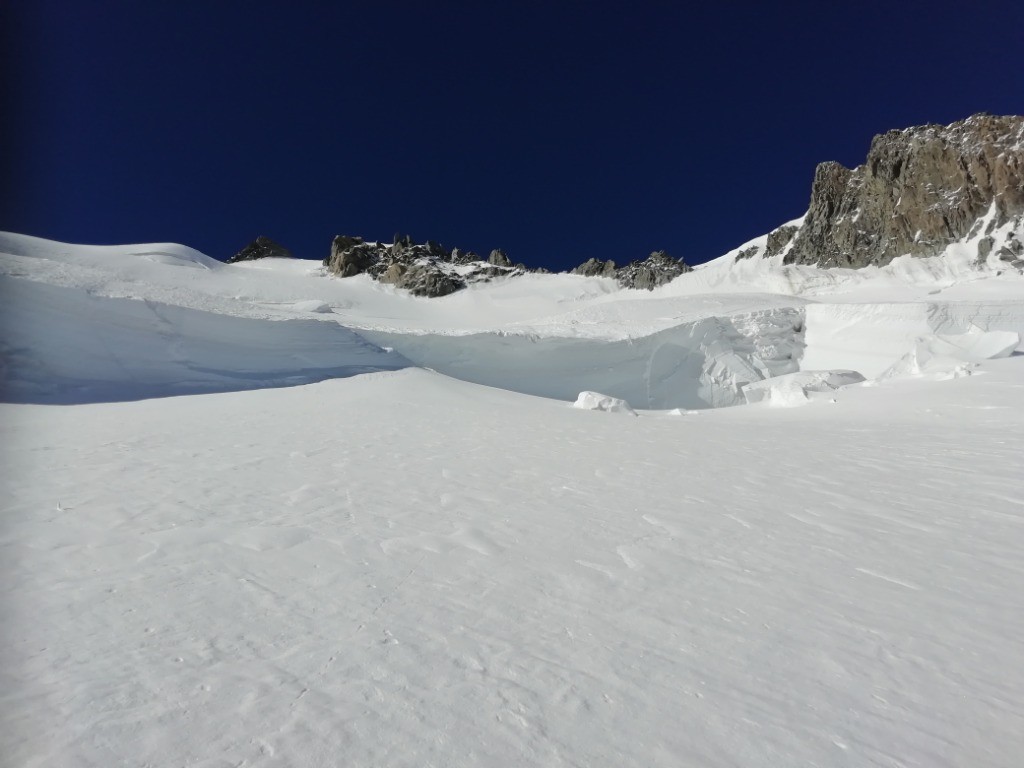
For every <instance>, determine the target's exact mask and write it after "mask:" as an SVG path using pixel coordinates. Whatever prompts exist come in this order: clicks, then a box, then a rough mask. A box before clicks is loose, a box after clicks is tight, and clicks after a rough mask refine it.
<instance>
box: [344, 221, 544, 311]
mask: <svg viewBox="0 0 1024 768" xmlns="http://www.w3.org/2000/svg"><path fill="white" fill-rule="evenodd" d="M324 266H325V267H327V269H328V271H329V272H330V273H331V274H335V275H338V276H339V277H352V276H354V275H361V274H368V275H370V276H371V277H373V278H374V279H376V280H378V281H379V282H382V283H388V284H390V285H394V286H396V287H398V288H404V289H406V290H408V291H409V292H410V293H412V294H413V295H414V296H433V297H436V296H447V295H448V294H450V293H454V292H455V291H458V290H461V289H463V288H465V287H466V286H467V285H470V284H472V283H478V282H483V281H487V280H492V279H494V278H495V277H510V276H514V275H521V274H525V273H526V272H528V271H531V270H527V268H526V267H524V266H523V265H522V264H514V263H513V262H512V260H511V259H510V258H509V257H508V256H507V255H506V254H505V252H504V251H502V250H501V249H495V250H493V251H491V253H490V255H489V256H488V257H487V260H486V261H484V260H483V259H481V258H480V257H479V256H478V255H477V254H475V253H473V252H472V251H460V250H459V249H458V248H453V249H452V250H450V251H449V250H448V249H446V248H445V247H444V246H442V245H441V244H440V243H436V242H433V241H431V240H428V241H427V242H426V243H423V244H419V243H415V242H413V240H412V238H410V237H408V236H399V235H395V238H394V240H393V241H392V242H391V243H389V244H385V243H376V242H366V241H364V240H363V238H361V237H350V236H348V235H338V236H337V237H335V238H334V242H333V243H332V244H331V253H330V255H329V256H328V257H327V258H326V259H324Z"/></svg>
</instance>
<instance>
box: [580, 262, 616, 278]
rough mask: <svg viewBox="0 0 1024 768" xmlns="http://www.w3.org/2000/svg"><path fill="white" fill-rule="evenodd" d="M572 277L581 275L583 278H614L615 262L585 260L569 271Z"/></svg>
mask: <svg viewBox="0 0 1024 768" xmlns="http://www.w3.org/2000/svg"><path fill="white" fill-rule="evenodd" d="M569 274H572V275H583V276H584V277H615V262H614V261H612V260H611V259H609V260H608V261H601V260H600V259H587V260H586V261H584V262H583V263H582V264H580V265H579V266H578V267H575V268H573V269H571V270H570V271H569Z"/></svg>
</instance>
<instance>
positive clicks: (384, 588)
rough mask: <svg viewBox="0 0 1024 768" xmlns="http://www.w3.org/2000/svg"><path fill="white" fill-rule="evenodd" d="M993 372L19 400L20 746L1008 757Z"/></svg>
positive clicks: (1018, 720) (363, 384) (751, 759)
mask: <svg viewBox="0 0 1024 768" xmlns="http://www.w3.org/2000/svg"><path fill="white" fill-rule="evenodd" d="M983 367H984V371H983V373H984V375H978V376H973V377H970V378H968V379H960V380H956V381H950V382H944V383H942V384H934V383H929V382H916V381H900V382H892V383H888V384H881V385H879V386H878V387H875V388H872V389H854V390H840V391H839V392H837V393H836V396H837V397H838V399H839V402H838V404H835V405H831V404H828V403H811V404H810V405H809V406H808V407H806V408H802V409H798V410H796V411H774V410H770V409H769V410H761V409H747V408H735V409H722V410H715V411H705V412H703V413H702V414H701V415H700V416H699V418H695V417H692V416H687V415H684V416H665V415H659V414H656V413H651V412H648V413H641V414H640V416H641V417H640V418H636V419H632V418H631V419H624V418H608V417H607V416H605V415H604V414H595V413H591V412H586V411H578V410H576V409H573V408H571V407H569V406H568V404H566V403H559V402H555V401H551V400H544V399H537V398H531V397H527V396H522V395H518V394H515V393H509V392H503V391H500V390H495V389H489V388H482V387H479V386H476V385H472V384H467V383H462V382H458V381H454V380H451V379H447V378H445V377H442V376H439V375H435V374H430V373H426V372H423V371H419V370H416V369H408V370H405V371H400V372H397V373H382V374H368V375H366V376H358V377H352V378H348V379H343V380H335V381H328V382H323V383H321V384H315V385H309V386H304V387H295V388H289V389H277V390H263V391H257V392H241V393H234V394H223V395H204V396H201V397H195V396H193V397H183V398H169V399H161V400H148V401H141V402H133V403H118V404H96V405H80V406H75V407H73V408H55V407H47V406H24V405H23V406H11V405H5V406H0V424H2V425H3V427H2V429H3V440H2V450H3V454H4V455H3V461H4V466H5V467H7V468H8V472H7V473H6V474H5V488H4V498H5V499H6V501H5V504H4V509H3V518H2V519H3V521H4V528H3V533H2V539H0V541H2V546H3V549H4V552H3V558H2V562H3V563H4V564H5V566H4V571H5V572H4V579H3V581H2V585H3V586H2V588H3V589H4V592H5V594H4V596H3V605H4V606H5V610H6V612H7V615H8V618H9V619H10V620H8V621H5V622H4V630H3V640H4V642H3V646H2V647H3V651H2V654H3V655H2V657H0V661H2V666H3V669H5V670H6V675H7V678H6V679H7V684H6V685H5V706H4V707H3V709H2V711H3V717H4V723H3V729H2V731H3V733H4V738H5V742H6V743H5V745H4V752H5V754H6V755H7V756H8V759H10V760H12V762H13V764H16V765H24V766H43V765H68V766H106V765H111V764H119V763H122V762H130V763H133V764H152V765H182V764H189V765H196V766H221V765H238V764H241V763H243V762H244V764H246V765H258V766H286V765H289V766H290V765H305V766H331V765H337V764H339V762H343V763H344V764H346V765H374V766H412V765H446V766H470V765H473V766H481V765H494V766H505V765H510V764H516V765H557V764H563V763H564V764H572V765H641V764H642V765H664V766H679V765H694V766H697V765H700V766H718V765H722V766H726V765H736V764H742V765H773V764H818V765H854V766H868V765H878V764H893V765H895V764H902V765H908V766H909V765H929V766H961V765H965V764H970V765H975V766H1012V765H1015V764H1016V760H1017V758H1018V757H1019V755H1020V752H1021V749H1022V748H1024V741H1022V739H1021V734H1022V733H1024V715H1022V713H1024V664H1021V663H1019V662H1020V661H1021V658H1020V644H1019V637H1020V636H1021V633H1022V632H1024V592H1022V591H1021V590H1020V589H1019V584H1020V577H1021V575H1022V566H1021V558H1020V551H1021V543H1022V542H1021V530H1022V529H1021V521H1022V520H1024V516H1022V515H1024V508H1022V506H1021V499H1020V482H1019V473H1018V471H1017V470H1018V467H1017V464H1018V461H1017V460H1018V458H1019V455H1020V451H1021V449H1022V447H1024V445H1022V438H1021V437H1020V435H1022V434H1024V429H1022V428H1024V423H1021V422H1022V412H1021V410H1020V408H1019V394H1018V392H1020V391H1021V389H1022V388H1024V379H1022V378H1021V371H1020V367H1019V365H1017V361H1016V360H1004V361H993V362H991V363H986V364H984V366H983ZM453 416H454V418H453Z"/></svg>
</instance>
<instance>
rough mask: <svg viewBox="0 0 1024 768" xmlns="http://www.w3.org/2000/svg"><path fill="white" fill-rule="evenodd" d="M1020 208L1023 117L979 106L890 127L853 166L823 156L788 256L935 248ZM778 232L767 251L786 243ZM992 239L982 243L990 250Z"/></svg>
mask: <svg viewBox="0 0 1024 768" xmlns="http://www.w3.org/2000/svg"><path fill="white" fill-rule="evenodd" d="M1022 215H1024V118H1022V117H1013V116H1011V117H997V116H994V115H985V114H979V115H974V116H972V117H969V118H967V119H966V120H962V121H959V122H956V123H952V124H951V125H946V126H942V125H926V126H920V127H916V128H907V129H905V130H901V131H889V132H888V133H884V134H882V135H880V136H876V137H875V138H874V140H873V141H872V142H871V149H870V150H869V151H868V156H867V161H866V162H865V163H864V164H863V165H860V166H858V167H857V168H855V169H853V170H850V169H849V168H844V167H843V166H842V165H840V164H839V163H834V162H828V163H822V164H821V165H819V166H818V168H817V170H816V172H815V174H814V184H813V186H812V188H811V202H810V207H809V209H808V212H807V216H806V218H805V219H804V223H803V225H802V226H801V227H800V228H799V231H798V232H796V233H793V234H789V238H792V239H793V244H792V247H791V248H790V249H789V251H788V253H787V254H786V256H785V259H784V261H785V263H787V264H816V265H818V266H823V267H855V268H857V267H864V266H868V265H871V264H874V265H879V266H883V265H885V264H888V263H889V262H891V261H892V260H893V259H894V258H896V257H897V256H902V255H904V254H910V255H912V256H935V255H937V254H939V253H941V252H942V251H943V250H944V249H945V248H946V247H947V246H948V245H949V244H951V243H953V242H956V241H958V240H962V239H963V238H965V237H967V236H968V235H974V234H979V233H980V230H979V229H976V227H980V225H982V224H984V226H985V228H986V229H985V232H984V234H986V235H988V234H990V233H991V232H992V231H993V230H995V229H996V228H997V227H1000V226H1002V225H1003V224H1005V223H1007V222H1008V221H1011V220H1015V219H1018V218H1019V217H1021V216H1022ZM983 218H984V222H982V219H983ZM782 229H786V228H782ZM781 232H782V230H781V229H780V230H776V232H773V233H772V236H774V235H776V234H777V233H781ZM772 236H769V242H768V247H767V249H766V250H767V252H768V253H769V254H770V253H771V252H772V250H773V247H774V248H777V249H778V250H776V251H775V252H776V253H777V252H779V251H780V250H781V248H783V247H785V243H782V240H781V238H782V235H781V234H779V235H778V237H776V238H775V240H774V242H773V239H772ZM780 243H781V245H780ZM994 245H995V244H994V243H993V244H991V245H988V246H983V247H984V248H987V251H986V255H987V253H988V252H991V250H992V248H993V246H994ZM1003 247H1004V248H1007V247H1009V246H1007V245H1003ZM997 253H999V254H1000V256H1002V252H1001V251H1000V250H998V249H997Z"/></svg>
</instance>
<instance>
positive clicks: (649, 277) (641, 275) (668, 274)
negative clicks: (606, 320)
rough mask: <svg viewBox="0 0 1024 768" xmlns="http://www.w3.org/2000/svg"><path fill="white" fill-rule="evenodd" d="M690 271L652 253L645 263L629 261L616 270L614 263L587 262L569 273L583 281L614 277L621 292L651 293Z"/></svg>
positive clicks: (681, 263)
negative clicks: (628, 289)
mask: <svg viewBox="0 0 1024 768" xmlns="http://www.w3.org/2000/svg"><path fill="white" fill-rule="evenodd" d="M692 271H693V268H692V267H690V266H689V265H688V264H686V263H685V262H684V261H683V260H682V259H675V258H672V257H671V256H669V255H668V254H667V253H665V251H655V252H654V253H652V254H651V255H650V256H648V257H647V258H646V259H642V260H639V261H631V262H630V263H629V264H627V265H626V266H624V267H619V268H617V269H616V267H615V262H614V261H611V260H610V259H609V260H608V261H601V260H600V259H587V260H586V261H585V262H583V263H582V264H580V265H579V266H578V267H576V268H575V269H573V270H572V271H571V274H574V275H584V276H586V277H613V278H615V279H616V280H617V281H618V282H619V285H621V286H622V287H623V288H637V289H645V290H648V291H653V290H654V289H655V288H657V287H658V286H659V285H664V284H665V283H668V282H671V281H672V280H675V279H676V278H677V277H679V276H680V275H681V274H683V273H685V272H692Z"/></svg>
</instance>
